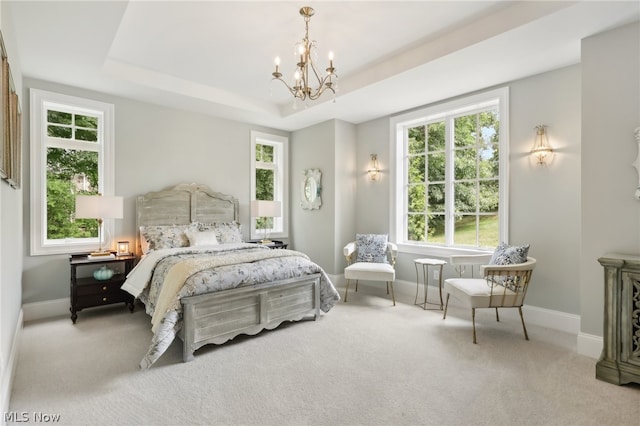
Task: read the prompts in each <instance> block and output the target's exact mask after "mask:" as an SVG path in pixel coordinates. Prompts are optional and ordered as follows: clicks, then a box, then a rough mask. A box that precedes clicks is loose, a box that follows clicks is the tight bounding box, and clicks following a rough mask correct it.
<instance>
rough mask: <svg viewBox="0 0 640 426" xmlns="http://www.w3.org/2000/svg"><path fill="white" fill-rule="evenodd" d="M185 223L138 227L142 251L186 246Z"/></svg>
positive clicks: (147, 251) (145, 252) (187, 241)
mask: <svg viewBox="0 0 640 426" xmlns="http://www.w3.org/2000/svg"><path fill="white" fill-rule="evenodd" d="M186 230H187V225H148V226H141V227H140V245H141V246H142V247H141V248H142V253H143V254H147V253H149V252H150V251H151V250H158V249H164V248H174V247H187V246H189V239H188V238H187V236H186V235H185V231H186Z"/></svg>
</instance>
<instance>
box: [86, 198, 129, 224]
mask: <svg viewBox="0 0 640 426" xmlns="http://www.w3.org/2000/svg"><path fill="white" fill-rule="evenodd" d="M122 216H123V208H122V197H116V196H109V195H78V196H77V197H76V218H78V219H122Z"/></svg>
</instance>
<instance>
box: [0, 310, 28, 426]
mask: <svg viewBox="0 0 640 426" xmlns="http://www.w3.org/2000/svg"><path fill="white" fill-rule="evenodd" d="M23 317H24V313H23V311H22V309H21V310H20V314H19V315H18V321H17V322H16V329H15V331H14V333H13V341H12V344H11V350H10V351H9V359H8V360H7V364H6V368H5V366H4V365H3V366H2V384H1V386H2V389H1V392H0V395H2V401H0V404H1V405H2V407H1V408H0V412H2V413H3V415H2V420H0V424H2V425H4V424H5V423H6V422H5V420H4V413H7V412H9V403H10V402H11V389H13V378H14V376H15V374H16V367H17V366H18V352H19V350H20V338H21V337H22V323H23Z"/></svg>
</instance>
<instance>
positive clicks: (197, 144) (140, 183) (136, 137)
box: [22, 79, 289, 303]
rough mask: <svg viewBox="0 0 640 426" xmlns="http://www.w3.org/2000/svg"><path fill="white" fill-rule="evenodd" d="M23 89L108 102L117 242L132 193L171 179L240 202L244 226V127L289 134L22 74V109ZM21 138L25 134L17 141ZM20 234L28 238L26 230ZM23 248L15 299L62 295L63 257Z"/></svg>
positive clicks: (130, 221) (247, 144)
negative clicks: (118, 212) (120, 213)
mask: <svg viewBox="0 0 640 426" xmlns="http://www.w3.org/2000/svg"><path fill="white" fill-rule="evenodd" d="M29 88H38V89H43V90H49V91H52V92H59V93H65V94H69V95H73V96H81V97H87V98H89V99H95V100H99V101H103V102H110V103H113V104H114V105H115V115H116V120H115V121H116V137H115V140H116V168H115V172H116V182H115V193H116V194H117V195H121V196H123V197H124V218H123V219H122V220H116V221H115V237H116V239H118V240H120V239H128V240H130V241H132V242H133V241H135V198H136V196H138V195H140V194H143V193H145V192H148V191H157V190H160V189H163V188H165V187H169V186H172V185H175V184H178V183H189V182H198V183H204V184H206V185H209V186H210V187H211V188H213V189H214V190H216V191H220V192H223V193H227V194H233V195H235V196H236V197H238V199H239V201H240V221H241V223H245V224H247V223H249V220H250V213H249V198H250V180H249V175H250V167H251V165H250V149H251V131H252V130H257V131H262V132H267V133H272V134H277V135H282V136H289V134H288V133H287V132H283V131H278V130H274V129H268V128H263V127H260V126H253V125H250V124H246V123H239V122H235V121H229V120H222V119H218V118H215V117H209V116H205V115H201V114H196V113H191V112H186V111H180V110H176V109H171V108H165V107H161V106H156V105H151V104H147V103H142V102H137V101H132V100H129V99H124V98H119V97H113V96H108V95H105V94H102V93H94V92H88V91H85V90H82V89H78V88H73V87H66V86H61V85H57V84H53V83H48V82H43V81H38V80H32V79H25V90H24V94H23V99H24V100H25V103H24V106H25V108H28V89H29ZM28 138H29V136H28V133H27V134H25V140H28ZM229 159H231V161H230V160H229ZM28 162H29V157H28V156H27V157H26V158H25V179H24V181H25V182H24V184H25V185H24V188H25V189H24V193H25V209H24V210H25V211H24V221H25V223H27V224H28V223H29V219H28V218H29V216H28V215H29V211H30V210H29V205H28V193H29V179H28V171H29V164H28ZM243 232H244V234H245V235H244V236H245V238H246V239H249V229H248V227H247V228H246V229H244V230H243ZM26 238H29V233H28V230H27V234H26ZM26 241H28V240H26ZM28 247H29V244H28V243H27V244H26V245H25V250H24V273H23V283H22V286H23V297H22V302H23V303H31V302H39V301H45V300H55V299H61V298H65V297H68V296H69V265H68V258H67V256H66V255H56V256H29V253H28Z"/></svg>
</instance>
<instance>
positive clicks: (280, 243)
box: [248, 240, 289, 249]
mask: <svg viewBox="0 0 640 426" xmlns="http://www.w3.org/2000/svg"><path fill="white" fill-rule="evenodd" d="M248 242H249V243H251V244H261V245H265V246H267V247H269V248H272V249H286V248H287V246H288V245H289V243H285V242H283V241H279V240H271V242H270V243H267V244H262V243H261V240H249V241H248Z"/></svg>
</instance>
